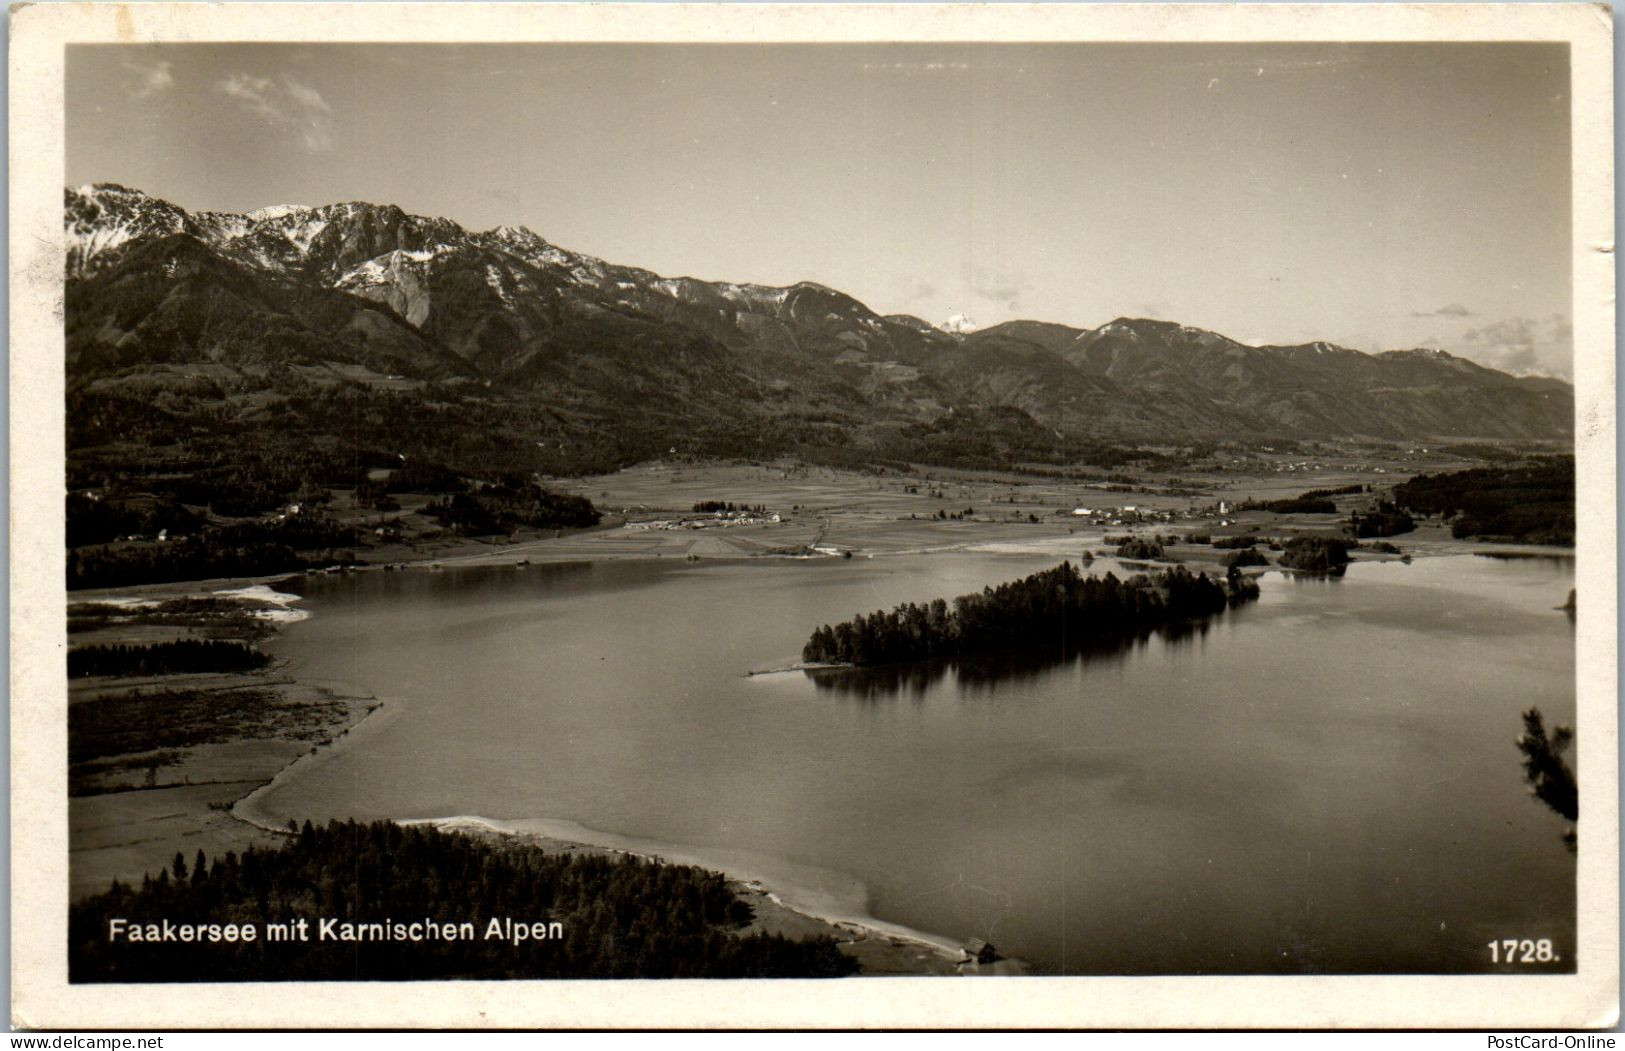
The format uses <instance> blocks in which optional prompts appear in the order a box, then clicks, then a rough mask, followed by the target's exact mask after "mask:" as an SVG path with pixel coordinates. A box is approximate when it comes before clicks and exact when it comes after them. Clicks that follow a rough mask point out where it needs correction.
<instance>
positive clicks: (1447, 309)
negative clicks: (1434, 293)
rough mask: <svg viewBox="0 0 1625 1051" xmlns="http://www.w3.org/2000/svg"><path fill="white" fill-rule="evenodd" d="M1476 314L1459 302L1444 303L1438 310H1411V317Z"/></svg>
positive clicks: (1470, 315)
mask: <svg viewBox="0 0 1625 1051" xmlns="http://www.w3.org/2000/svg"><path fill="white" fill-rule="evenodd" d="M1477 316H1478V315H1477V314H1475V313H1473V312H1472V311H1471V310H1468V309H1467V308H1466V307H1464V306H1462V305H1461V304H1460V303H1446V304H1445V305H1444V306H1442V307H1440V308H1439V309H1438V310H1417V311H1412V312H1411V317H1477Z"/></svg>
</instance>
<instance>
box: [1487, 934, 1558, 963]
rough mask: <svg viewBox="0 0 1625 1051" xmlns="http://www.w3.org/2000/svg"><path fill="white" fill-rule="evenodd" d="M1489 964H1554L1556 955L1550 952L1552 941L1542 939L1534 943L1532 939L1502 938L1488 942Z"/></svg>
mask: <svg viewBox="0 0 1625 1051" xmlns="http://www.w3.org/2000/svg"><path fill="white" fill-rule="evenodd" d="M1490 962H1491V963H1555V962H1557V954H1556V953H1555V952H1553V951H1552V940H1551V939H1550V938H1542V939H1540V940H1539V941H1535V940H1534V939H1532V938H1502V939H1501V940H1499V941H1493V942H1490Z"/></svg>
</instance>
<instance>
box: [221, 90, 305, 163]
mask: <svg viewBox="0 0 1625 1051" xmlns="http://www.w3.org/2000/svg"><path fill="white" fill-rule="evenodd" d="M216 87H217V88H218V89H219V90H220V92H221V93H222V94H224V95H226V96H228V97H230V98H234V99H236V100H237V102H238V104H239V105H240V106H241V107H242V108H243V110H245V111H246V112H248V113H252V114H253V115H254V116H256V117H258V118H260V119H261V120H263V121H265V122H266V123H267V124H269V125H271V126H272V127H275V128H280V129H282V130H284V131H288V132H292V133H293V134H295V135H297V136H298V137H299V140H300V142H301V143H302V144H303V145H304V147H305V149H306V150H308V151H309V152H311V153H323V152H325V151H327V150H330V149H332V148H333V107H331V106H329V105H328V104H327V100H326V99H324V98H322V95H321V92H319V91H317V90H316V89H315V88H313V87H310V86H309V85H306V84H301V83H299V81H297V80H295V79H294V78H292V77H290V76H288V75H287V74H283V75H282V76H280V77H276V78H272V77H257V76H254V75H253V74H251V73H233V74H231V75H230V76H228V77H226V78H225V79H224V80H222V81H220V83H219V84H217V85H216Z"/></svg>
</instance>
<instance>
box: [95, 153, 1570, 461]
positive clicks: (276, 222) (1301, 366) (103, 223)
mask: <svg viewBox="0 0 1625 1051" xmlns="http://www.w3.org/2000/svg"><path fill="white" fill-rule="evenodd" d="M65 206H66V207H65V222H66V232H67V256H66V293H65V319H66V355H67V375H68V383H69V390H70V398H72V397H73V396H74V395H75V393H77V394H80V395H95V396H96V397H99V398H103V399H109V398H110V399H119V398H125V399H131V398H134V399H139V400H141V401H142V403H143V405H144V406H145V407H146V408H147V410H148V411H149V412H152V411H157V412H170V413H173V414H175V415H176V417H177V419H180V418H193V417H196V415H197V413H198V411H199V410H200V407H203V408H207V409H208V411H210V412H213V413H215V414H216V415H220V414H222V413H223V412H233V413H237V414H238V415H239V416H240V417H241V418H242V419H243V420H246V421H250V422H251V421H252V420H253V419H254V418H255V417H256V416H270V415H276V414H277V413H278V412H282V413H283V414H284V415H285V414H286V413H287V412H295V413H296V412H297V411H298V408H299V406H300V405H301V404H303V402H302V401H301V392H304V393H306V394H308V393H310V392H311V391H316V392H323V391H331V390H332V389H333V388H342V389H354V390H355V391H356V392H357V393H356V396H357V397H362V396H365V397H367V398H373V399H376V398H381V397H384V396H386V395H393V396H396V397H399V398H416V399H418V401H419V402H424V401H425V400H426V399H427V400H431V401H433V402H434V403H435V404H436V405H448V404H451V405H456V404H465V403H466V405H467V406H468V407H469V411H468V412H467V413H465V414H464V416H466V418H467V419H468V421H469V423H470V425H474V424H475V421H477V420H480V419H490V418H504V419H508V420H510V421H520V422H515V423H513V424H512V427H513V434H512V435H511V436H510V437H512V438H513V440H514V441H515V442H521V441H528V442H531V443H533V444H534V445H535V447H536V448H539V449H548V448H553V447H554V446H555V444H556V445H557V447H559V448H566V447H571V448H580V447H582V446H584V445H592V446H594V447H597V448H603V449H609V448H614V449H618V450H620V452H618V453H615V454H614V455H615V456H619V457H622V458H625V457H633V456H637V455H646V454H649V453H650V452H652V451H656V450H659V451H664V447H666V446H673V447H675V446H679V445H680V446H682V447H683V449H684V450H685V451H691V452H696V453H716V454H724V455H728V454H735V453H738V452H741V451H747V450H742V449H741V448H739V445H740V443H741V442H742V441H743V442H744V444H746V445H750V446H752V448H751V449H750V450H748V451H754V452H758V453H780V452H791V451H795V450H797V449H807V448H844V449H847V450H850V451H852V452H853V453H854V454H855V455H859V456H861V455H862V454H864V453H865V452H866V451H872V452H874V454H875V455H890V456H899V457H902V458H910V457H912V458H923V459H931V451H932V449H933V447H935V446H937V445H942V446H944V447H963V446H965V445H966V444H967V443H969V444H974V443H975V442H977V441H979V440H985V442H986V444H987V445H988V450H989V455H991V456H992V457H993V458H994V459H998V458H1000V457H1003V458H1006V459H1008V458H1012V457H1017V458H1019V457H1029V456H1031V457H1038V458H1047V459H1051V460H1059V461H1064V460H1065V459H1067V457H1068V455H1069V449H1071V448H1072V447H1074V446H1083V445H1088V444H1091V443H1095V444H1098V443H1125V444H1133V443H1158V442H1194V441H1212V440H1215V439H1269V438H1285V439H1339V438H1374V439H1383V440H1415V439H1424V438H1441V437H1452V436H1454V437H1462V438H1486V439H1515V440H1529V439H1556V438H1564V437H1566V436H1568V435H1570V434H1571V433H1572V427H1573V422H1572V418H1573V411H1574V409H1573V389H1572V388H1571V387H1570V386H1569V385H1568V384H1566V383H1564V382H1562V381H1560V380H1556V379H1549V378H1543V377H1514V376H1510V375H1507V374H1505V373H1502V372H1497V371H1495V370H1493V369H1489V368H1485V367H1483V366H1480V365H1478V364H1475V363H1473V362H1471V361H1468V360H1466V359H1464V358H1460V357H1457V356H1454V355H1451V354H1448V353H1446V352H1444V351H1441V350H1428V349H1410V350H1395V351H1389V352H1386V353H1380V354H1367V353H1363V352H1360V351H1356V350H1351V349H1349V348H1346V347H1340V346H1336V345H1334V344H1330V343H1319V342H1317V343H1309V344H1303V345H1292V346H1250V345H1247V344H1243V343H1240V342H1238V341H1236V340H1233V339H1230V338H1228V337H1226V336H1223V335H1220V334H1218V333H1214V332H1209V331H1205V330H1202V329H1198V328H1192V327H1188V326H1183V325H1179V324H1175V323H1172V322H1168V321H1161V320H1150V319H1143V318H1119V319H1117V320H1115V321H1112V322H1110V323H1108V324H1105V325H1102V326H1101V327H1099V328H1095V329H1079V328H1073V327H1070V326H1067V325H1060V324H1053V323H1047V322H1039V321H1012V322H1007V323H1005V324H1000V325H994V326H992V327H989V328H983V329H972V328H969V327H968V322H967V321H966V319H962V318H955V319H950V322H949V323H945V324H944V326H943V327H938V326H935V325H932V324H930V323H928V322H926V321H924V320H922V319H920V318H916V317H912V316H909V315H896V314H894V315H885V316H882V315H878V314H876V313H875V312H874V311H872V310H870V309H869V308H868V307H867V306H865V305H864V304H863V303H861V302H859V301H858V300H856V299H854V298H853V297H851V296H849V295H846V294H844V293H842V292H839V291H837V290H835V289H831V288H826V287H823V286H821V285H817V284H813V283H810V282H802V283H799V284H795V285H791V286H788V287H782V288H781V287H769V286H764V285H754V284H736V283H729V282H714V281H702V280H696V279H693V278H686V277H678V278H669V277H662V276H660V275H658V274H655V273H652V272H650V271H648V270H643V269H639V268H636V267H631V266H622V265H617V264H613V263H609V262H605V261H603V260H600V259H596V258H593V257H591V256H587V255H582V254H579V253H576V252H572V251H569V250H568V249H564V248H561V247H558V246H556V245H553V244H551V243H549V242H548V241H546V240H544V239H543V238H542V237H540V236H538V235H537V234H535V233H533V232H531V231H530V230H527V229H525V228H524V227H512V226H499V227H497V228H495V229H493V230H487V231H469V230H465V229H464V228H462V227H461V226H459V225H458V224H456V223H454V222H452V221H450V220H447V219H438V218H426V217H422V216H416V215H409V214H407V213H406V212H404V211H402V210H401V209H400V208H397V207H395V206H392V205H375V204H367V203H359V202H352V203H345V204H331V205H324V206H320V207H296V206H288V205H283V206H275V207H269V208H262V209H259V210H256V211H253V212H248V213H244V214H237V213H221V212H188V211H186V210H185V209H183V208H181V207H179V206H177V205H174V204H172V203H169V202H167V201H163V200H160V199H158V198H155V197H152V196H149V195H147V194H145V193H142V192H140V191H139V190H133V189H128V188H125V187H122V186H117V185H114V184H108V183H102V184H97V185H94V186H86V187H81V188H78V189H69V190H67V192H66V199H65ZM166 406H167V408H166ZM476 409H477V411H476ZM449 418H451V419H456V418H458V417H457V414H456V413H452V414H451V415H450V417H449ZM70 423H71V420H70ZM979 436H980V437H979ZM378 440H382V438H379V439H378Z"/></svg>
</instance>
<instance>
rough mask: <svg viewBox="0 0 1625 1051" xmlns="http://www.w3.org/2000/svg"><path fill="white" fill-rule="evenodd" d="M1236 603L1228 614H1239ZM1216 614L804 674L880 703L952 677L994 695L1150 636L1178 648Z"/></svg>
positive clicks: (962, 687) (963, 691) (1105, 657)
mask: <svg viewBox="0 0 1625 1051" xmlns="http://www.w3.org/2000/svg"><path fill="white" fill-rule="evenodd" d="M1245 609H1246V607H1245V606H1238V607H1236V608H1235V609H1232V610H1231V611H1230V612H1229V613H1227V614H1225V615H1226V616H1232V617H1234V616H1237V615H1240V614H1241V613H1242V612H1243V611H1244V610H1245ZM1211 620H1212V618H1208V617H1202V618H1200V619H1197V620H1187V621H1175V622H1174V623H1172V624H1165V625H1162V626H1161V627H1158V628H1154V629H1151V630H1149V631H1144V632H1140V633H1137V634H1133V635H1126V636H1117V637H1115V638H1108V639H1100V640H1097V641H1094V642H1091V643H1088V644H1086V645H1083V646H1076V645H1074V646H1059V647H1048V648H1037V647H1034V648H1032V649H1027V650H1020V651H1016V652H1007V653H979V654H976V655H975V656H971V657H956V658H944V659H942V660H934V661H914V662H910V663H907V664H882V665H877V666H874V667H865V668H810V669H807V670H805V671H804V672H803V673H802V674H803V675H805V676H806V677H807V678H808V679H810V680H811V681H812V684H813V686H815V687H816V688H817V689H818V690H819V691H820V692H823V693H838V694H841V695H842V696H844V697H850V698H853V699H855V700H861V701H867V702H878V701H890V700H895V699H897V698H898V697H906V698H911V699H913V700H916V701H923V700H924V699H925V697H926V694H927V693H928V692H929V690H930V688H932V687H934V686H936V685H938V684H939V683H942V682H944V681H945V680H951V681H952V682H953V683H954V684H955V685H956V686H957V687H958V692H959V696H961V697H970V696H981V697H990V696H992V695H994V694H996V693H997V692H998V691H999V688H1000V687H1001V686H1006V687H1009V686H1014V685H1016V684H1024V685H1033V684H1036V683H1038V682H1040V681H1041V680H1043V679H1044V678H1045V677H1046V676H1049V675H1051V674H1053V673H1055V672H1057V671H1059V670H1061V669H1064V668H1066V667H1068V666H1069V665H1073V664H1087V663H1091V662H1098V661H1112V660H1121V659H1122V658H1123V657H1124V656H1125V655H1127V654H1129V653H1131V652H1132V651H1134V650H1135V649H1138V648H1141V647H1143V646H1145V644H1146V643H1147V642H1148V641H1149V640H1150V639H1152V638H1156V639H1160V640H1161V641H1162V642H1163V643H1164V644H1165V645H1167V646H1168V647H1170V648H1173V649H1179V648H1182V647H1187V646H1191V645H1195V644H1197V643H1199V642H1200V641H1201V640H1203V639H1205V638H1206V637H1207V633H1208V629H1209V628H1210V626H1211Z"/></svg>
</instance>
